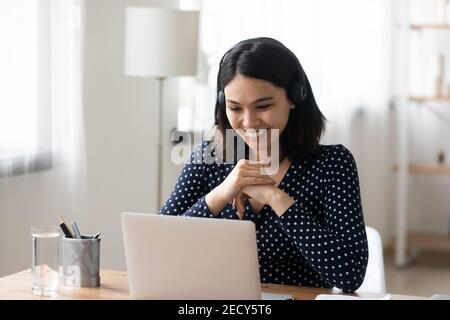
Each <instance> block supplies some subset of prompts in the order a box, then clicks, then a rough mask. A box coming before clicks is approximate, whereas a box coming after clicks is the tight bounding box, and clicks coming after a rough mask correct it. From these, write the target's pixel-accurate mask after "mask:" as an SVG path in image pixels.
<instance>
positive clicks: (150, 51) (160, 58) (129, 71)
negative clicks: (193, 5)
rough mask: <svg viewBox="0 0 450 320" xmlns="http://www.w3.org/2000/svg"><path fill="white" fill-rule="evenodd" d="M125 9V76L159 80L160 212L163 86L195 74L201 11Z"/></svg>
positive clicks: (145, 8)
mask: <svg viewBox="0 0 450 320" xmlns="http://www.w3.org/2000/svg"><path fill="white" fill-rule="evenodd" d="M125 10H126V12H125V74H126V75H128V76H135V77H151V78H155V79H158V80H159V88H160V90H159V105H158V122H159V123H158V127H159V128H158V139H157V141H158V146H157V148H158V172H157V175H158V188H157V193H158V194H157V201H158V208H157V209H158V210H159V208H160V206H161V205H162V198H161V192H162V190H161V189H162V167H163V166H162V158H163V157H162V156H163V149H162V145H163V141H162V138H163V137H162V126H163V122H162V121H163V117H162V115H163V83H164V80H165V79H166V78H168V77H176V76H194V75H195V74H196V72H197V49H198V24H199V22H198V21H199V12H198V11H181V10H170V9H162V8H155V7H127V8H126V9H125ZM167 141H169V140H167Z"/></svg>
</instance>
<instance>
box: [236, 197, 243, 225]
mask: <svg viewBox="0 0 450 320" xmlns="http://www.w3.org/2000/svg"><path fill="white" fill-rule="evenodd" d="M244 201H245V196H244V194H243V193H240V194H238V196H237V198H236V205H237V207H238V211H239V213H240V216H241V219H243V218H244V215H245V206H244Z"/></svg>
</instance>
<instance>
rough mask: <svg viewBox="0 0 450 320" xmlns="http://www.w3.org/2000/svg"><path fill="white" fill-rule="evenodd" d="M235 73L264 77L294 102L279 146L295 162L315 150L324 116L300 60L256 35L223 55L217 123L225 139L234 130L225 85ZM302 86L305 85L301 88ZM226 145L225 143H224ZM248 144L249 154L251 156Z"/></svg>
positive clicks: (281, 46)
mask: <svg viewBox="0 0 450 320" xmlns="http://www.w3.org/2000/svg"><path fill="white" fill-rule="evenodd" d="M236 74H240V75H243V76H247V77H251V78H255V79H260V80H265V81H269V82H271V83H272V84H273V85H275V86H277V87H280V88H283V89H285V91H286V95H287V97H288V99H289V100H290V101H291V102H292V103H294V104H295V108H294V109H292V110H291V111H290V114H289V119H288V123H287V125H286V128H285V129H284V130H283V132H282V133H281V134H280V147H281V148H280V149H281V150H282V151H283V155H282V157H281V158H284V156H287V157H288V158H289V159H291V160H293V161H300V160H302V159H304V158H305V157H306V156H307V155H309V154H312V153H314V151H315V150H316V147H317V145H318V144H319V141H320V138H321V136H322V134H323V132H324V131H325V121H326V119H325V117H324V116H323V114H322V112H321V111H320V110H319V108H318V106H317V104H316V101H315V99H314V95H313V92H312V89H311V85H310V84H309V81H308V78H307V77H306V74H305V73H304V71H303V68H302V66H301V64H300V61H299V60H298V59H297V57H296V56H295V55H294V53H292V51H290V50H289V49H288V48H286V47H285V46H284V45H283V44H282V43H281V42H279V41H277V40H275V39H272V38H265V37H264V38H253V39H247V40H244V41H241V42H239V43H238V44H236V45H235V46H233V47H232V48H231V49H230V50H228V51H227V52H226V53H225V55H224V56H223V57H222V60H221V63H220V67H219V72H218V75H217V101H216V111H215V112H216V124H217V126H218V129H219V130H220V132H221V133H222V136H223V137H224V139H225V130H226V129H231V125H230V123H229V121H228V118H227V115H226V112H225V102H224V100H225V99H224V93H223V90H224V87H225V86H226V85H227V84H228V83H229V82H230V81H231V80H232V79H233V78H234V77H235V75H236ZM302 86H303V88H302ZM224 145H225V144H224ZM247 148H248V146H246V155H248V149H247Z"/></svg>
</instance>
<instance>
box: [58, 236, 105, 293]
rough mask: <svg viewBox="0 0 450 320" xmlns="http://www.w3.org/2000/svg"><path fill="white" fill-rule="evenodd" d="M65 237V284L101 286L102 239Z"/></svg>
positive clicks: (71, 285) (70, 285)
mask: <svg viewBox="0 0 450 320" xmlns="http://www.w3.org/2000/svg"><path fill="white" fill-rule="evenodd" d="M81 237H82V239H72V238H66V237H63V253H62V256H63V259H62V260H63V277H62V278H63V279H62V282H63V285H65V286H69V287H98V286H100V239H91V237H90V236H85V235H83V236H81Z"/></svg>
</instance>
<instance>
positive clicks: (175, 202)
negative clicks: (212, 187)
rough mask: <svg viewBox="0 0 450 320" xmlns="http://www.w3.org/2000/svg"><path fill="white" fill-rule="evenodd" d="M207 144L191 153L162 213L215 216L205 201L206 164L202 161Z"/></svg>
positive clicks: (160, 211) (161, 210)
mask: <svg viewBox="0 0 450 320" xmlns="http://www.w3.org/2000/svg"><path fill="white" fill-rule="evenodd" d="M205 146H206V144H203V145H200V146H198V147H197V148H196V149H195V150H194V152H193V153H192V154H191V156H190V158H189V161H187V163H186V164H185V165H184V167H183V170H182V171H181V173H180V174H179V176H178V179H177V182H176V184H175V187H174V189H173V190H172V192H171V194H170V196H169V198H168V199H167V201H166V202H165V203H164V205H163V206H162V207H161V209H160V210H159V213H160V214H166V215H182V216H190V217H208V218H214V215H213V214H212V212H211V211H210V210H209V208H208V206H207V205H206V202H205V195H206V192H205V190H206V187H205V185H206V183H205V181H204V180H205V176H204V170H205V164H204V162H203V161H202V159H203V157H202V155H203V150H204V147H205Z"/></svg>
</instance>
